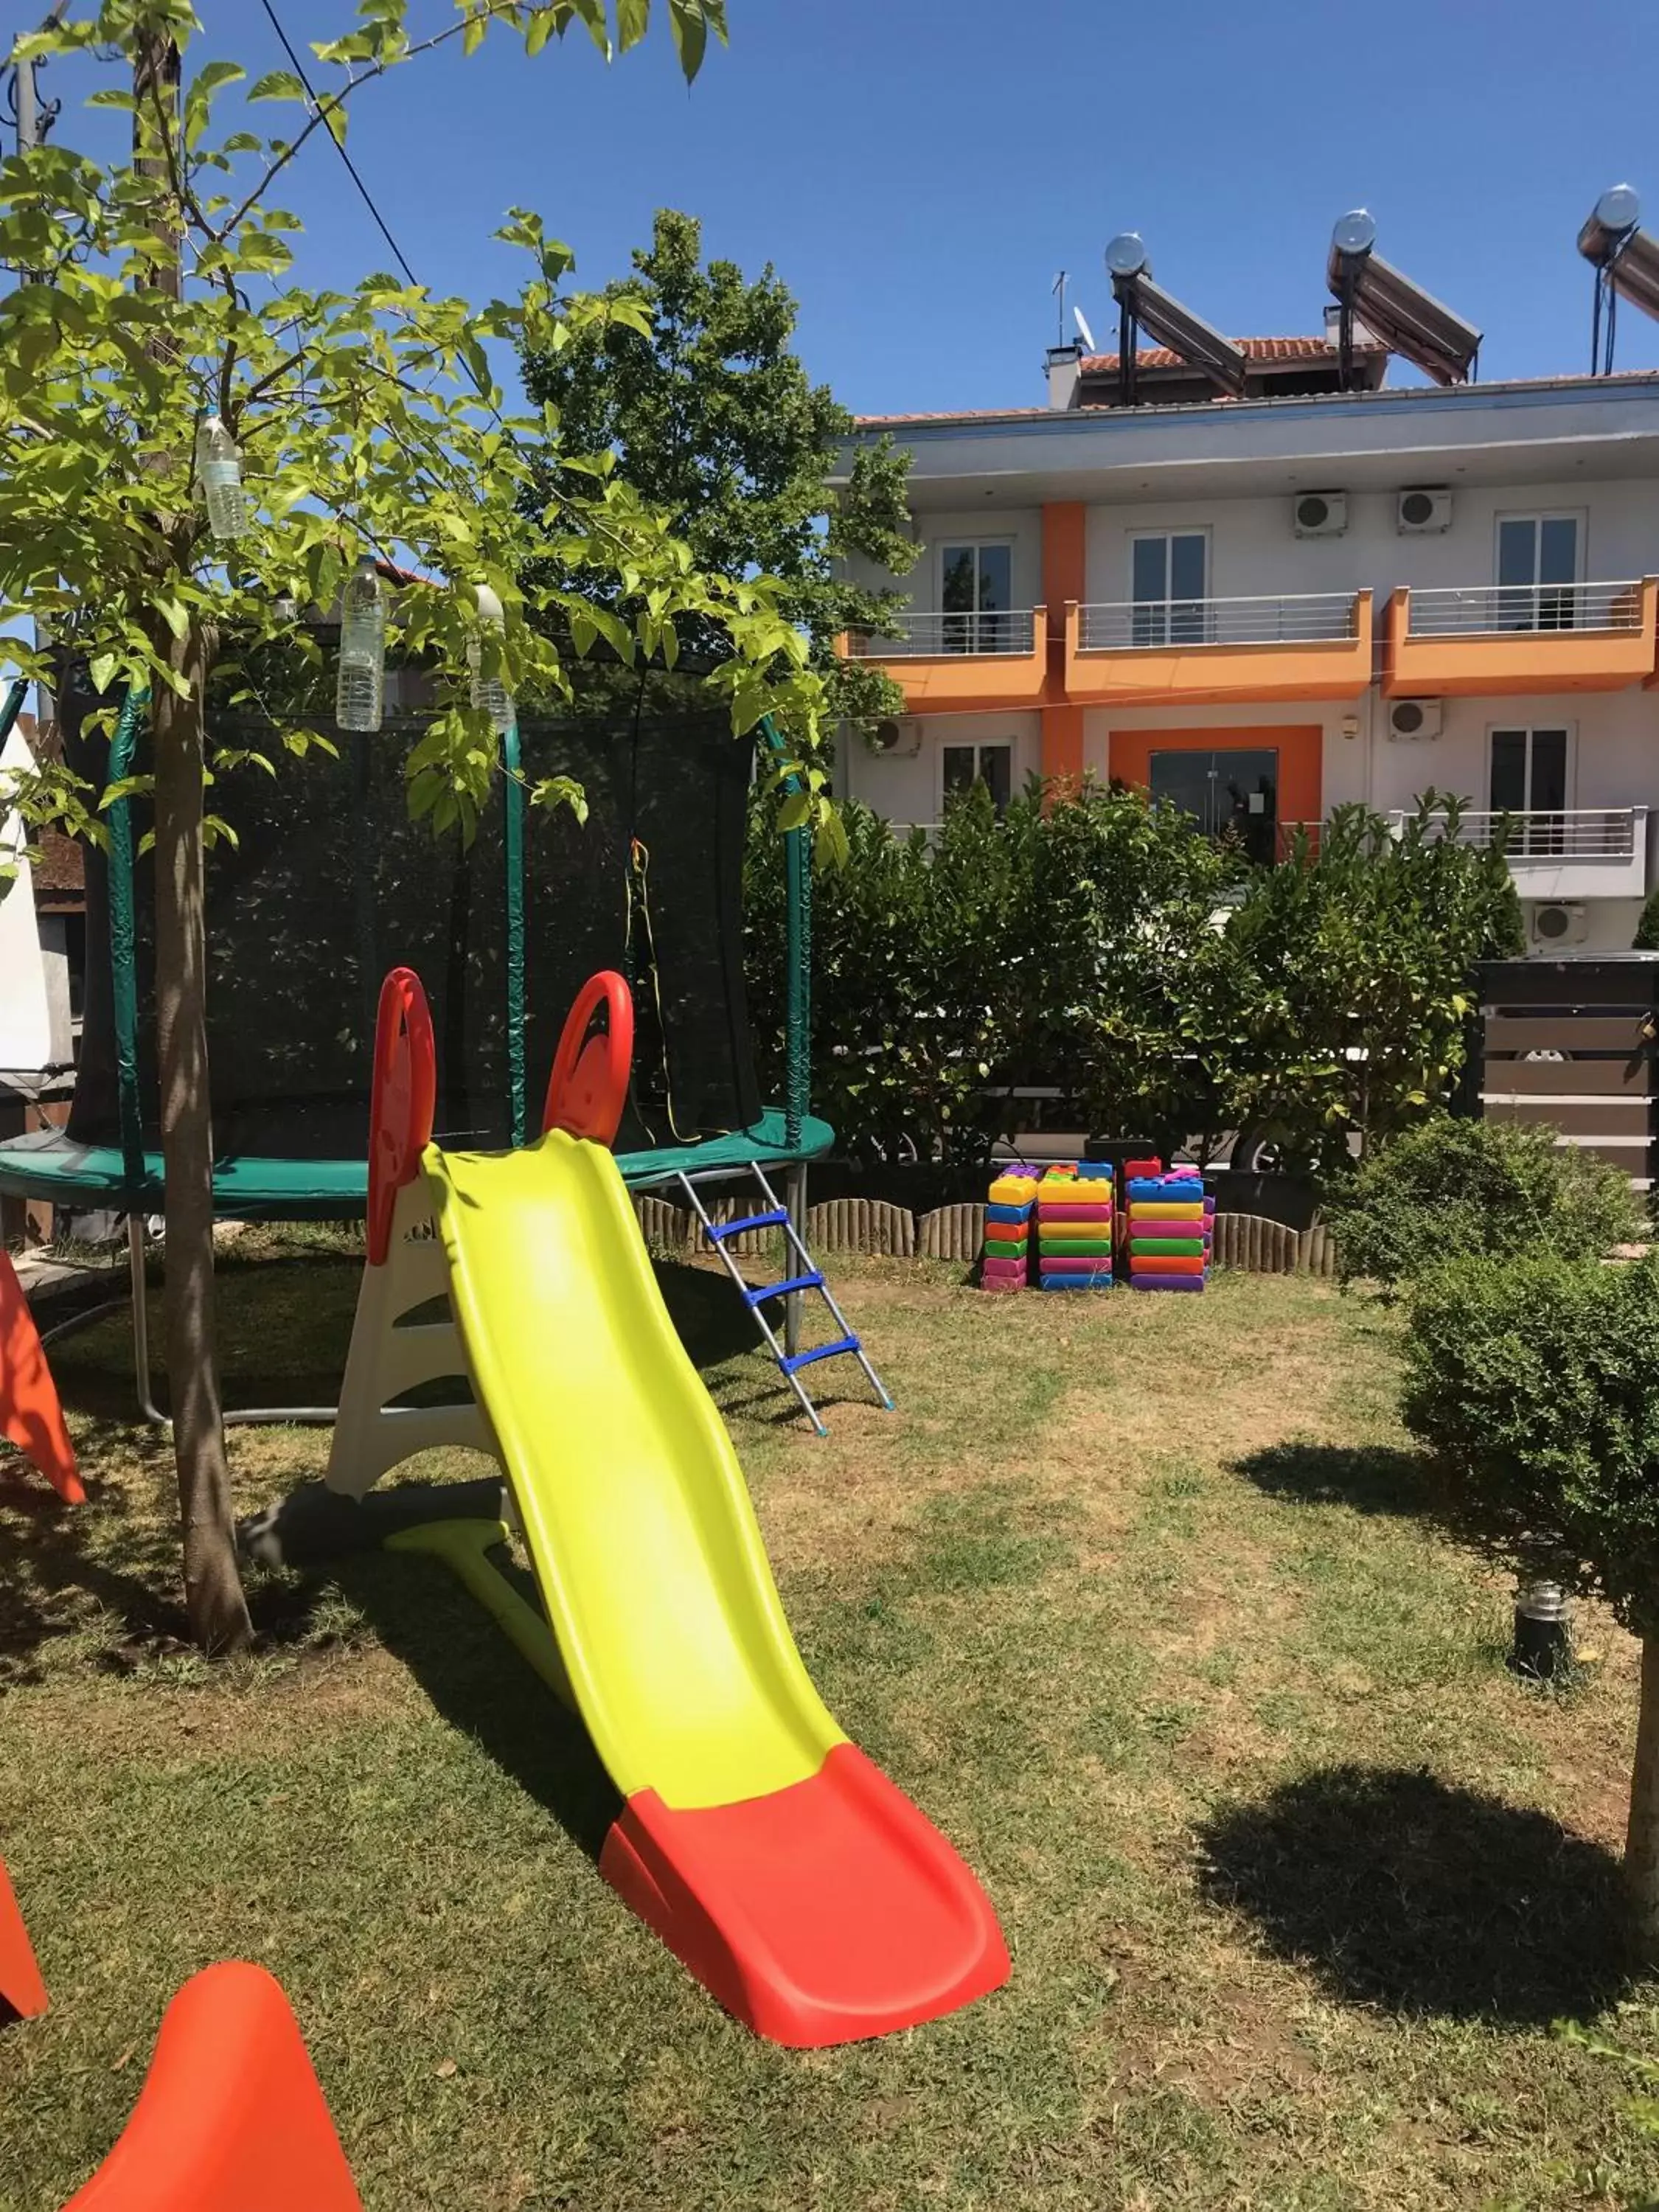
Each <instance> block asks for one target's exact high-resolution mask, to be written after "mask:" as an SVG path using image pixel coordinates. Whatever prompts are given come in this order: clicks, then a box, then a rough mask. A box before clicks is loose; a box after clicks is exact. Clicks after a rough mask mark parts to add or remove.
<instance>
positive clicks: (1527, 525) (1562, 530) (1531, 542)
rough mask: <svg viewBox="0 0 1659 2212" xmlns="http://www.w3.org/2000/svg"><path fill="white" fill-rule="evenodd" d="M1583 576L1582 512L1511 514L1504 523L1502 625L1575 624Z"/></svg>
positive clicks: (1569, 626) (1500, 525)
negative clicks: (1577, 593)
mask: <svg viewBox="0 0 1659 2212" xmlns="http://www.w3.org/2000/svg"><path fill="white" fill-rule="evenodd" d="M1577 580H1578V518H1577V515H1576V514H1510V515H1505V516H1504V518H1503V520H1501V521H1500V522H1499V523H1498V623H1497V627H1498V629H1572V628H1573V626H1574V594H1573V592H1572V590H1571V586H1573V585H1574V584H1576V583H1577ZM1564 587H1565V588H1564Z"/></svg>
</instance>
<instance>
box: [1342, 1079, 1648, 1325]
mask: <svg viewBox="0 0 1659 2212" xmlns="http://www.w3.org/2000/svg"><path fill="white" fill-rule="evenodd" d="M1325 1218H1326V1220H1327V1222H1328V1225H1329V1226H1330V1229H1331V1232H1332V1234H1333V1235H1334V1237H1335V1239H1336V1246H1337V1254H1338V1262H1337V1264H1338V1272H1339V1274H1340V1279H1341V1280H1342V1281H1343V1282H1344V1283H1349V1282H1352V1281H1354V1280H1355V1279H1358V1278H1361V1277H1363V1278H1365V1279H1369V1280H1370V1281H1373V1282H1376V1283H1378V1284H1380V1285H1382V1286H1383V1289H1384V1291H1390V1292H1391V1291H1396V1290H1398V1289H1399V1288H1400V1287H1401V1285H1404V1284H1407V1283H1409V1282H1412V1281H1413V1280H1414V1279H1416V1278H1417V1277H1419V1276H1420V1275H1422V1274H1423V1273H1425V1271H1426V1270H1428V1269H1431V1268H1432V1267H1437V1266H1439V1265H1440V1264H1442V1263H1443V1261H1447V1260H1449V1259H1453V1258H1456V1257H1460V1256H1463V1255H1469V1254H1479V1253H1484V1254H1487V1255H1492V1256H1502V1255H1506V1254H1510V1253H1518V1252H1524V1251H1527V1250H1529V1249H1540V1248H1541V1249H1544V1250H1547V1251H1550V1252H1553V1253H1554V1254H1555V1255H1557V1256H1558V1257H1559V1258H1560V1259H1563V1260H1597V1259H1600V1258H1601V1257H1602V1256H1603V1255H1605V1254H1607V1252H1609V1251H1611V1250H1612V1249H1613V1246H1614V1245H1615V1244H1622V1243H1630V1242H1632V1241H1633V1240H1634V1239H1636V1238H1638V1237H1641V1236H1642V1235H1643V1234H1644V1230H1645V1226H1646V1223H1645V1218H1644V1214H1643V1212H1642V1209H1641V1206H1639V1204H1638V1200H1637V1199H1636V1197H1635V1195H1634V1194H1633V1193H1632V1190H1631V1187H1630V1184H1629V1182H1628V1181H1627V1180H1626V1177H1625V1176H1624V1175H1623V1174H1622V1173H1621V1172H1620V1170H1619V1169H1617V1168H1616V1167H1613V1166H1610V1165H1609V1164H1607V1162H1606V1161H1603V1160H1598V1159H1596V1158H1593V1157H1592V1156H1591V1155H1590V1154H1589V1153H1587V1152H1581V1151H1579V1150H1578V1149H1577V1148H1576V1147H1574V1146H1558V1145H1557V1144H1556V1143H1555V1141H1554V1132H1553V1130H1551V1129H1549V1128H1547V1127H1541V1126H1538V1125H1535V1124H1530V1123H1518V1122H1505V1121H1457V1120H1454V1119H1453V1118H1452V1117H1451V1116H1450V1115H1438V1116H1437V1117H1436V1118H1435V1119H1434V1120H1433V1121H1427V1122H1425V1123H1424V1124H1423V1125H1422V1126H1421V1127H1418V1128H1416V1129H1411V1130H1407V1131H1406V1132H1405V1133H1402V1134H1401V1135H1400V1136H1397V1137H1396V1138H1395V1139H1394V1140H1393V1142H1392V1143H1390V1144H1387V1145H1384V1146H1383V1147H1382V1148H1381V1149H1380V1150H1378V1151H1377V1152H1373V1153H1372V1154H1371V1155H1370V1158H1368V1159H1366V1160H1365V1161H1364V1163H1363V1164H1361V1165H1360V1167H1359V1168H1358V1170H1356V1172H1355V1173H1354V1174H1353V1175H1352V1176H1349V1177H1346V1178H1345V1179H1343V1180H1341V1181H1337V1182H1333V1184H1332V1185H1331V1187H1330V1188H1329V1189H1328V1192H1327V1194H1326V1200H1325Z"/></svg>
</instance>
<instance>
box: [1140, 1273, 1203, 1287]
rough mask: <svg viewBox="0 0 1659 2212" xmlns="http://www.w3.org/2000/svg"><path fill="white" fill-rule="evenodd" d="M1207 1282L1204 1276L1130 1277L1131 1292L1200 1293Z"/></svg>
mask: <svg viewBox="0 0 1659 2212" xmlns="http://www.w3.org/2000/svg"><path fill="white" fill-rule="evenodd" d="M1207 1280H1208V1277H1207V1276H1204V1275H1131V1276H1130V1278H1129V1287H1130V1289H1131V1290H1132V1291H1201V1290H1202V1289H1203V1287H1204V1285H1205V1284H1206V1281H1207Z"/></svg>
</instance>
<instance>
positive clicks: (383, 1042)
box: [368, 968, 438, 1267]
mask: <svg viewBox="0 0 1659 2212" xmlns="http://www.w3.org/2000/svg"><path fill="white" fill-rule="evenodd" d="M437 1096H438V1054H437V1048H436V1047H435V1044H434V1043H433V1040H432V1009H431V1008H430V1007H429V1006H428V1004H427V1002H426V993H425V991H424V990H423V989H422V985H421V979H420V977H419V976H418V975H416V973H415V970H414V969H412V968H394V969H392V972H391V974H390V975H388V976H387V977H386V981H385V982H384V983H382V984H381V986H380V1010H379V1012H377V1014H376V1015H375V1018H374V1090H373V1091H372V1092H371V1093H370V1097H369V1107H368V1259H369V1265H370V1266H371V1267H380V1266H382V1265H383V1264H384V1263H385V1261H386V1253H387V1252H388V1250H389V1249H391V1244H392V1209H393V1207H394V1206H396V1205H397V1202H398V1192H399V1191H400V1190H401V1189H402V1188H403V1186H404V1184H405V1183H406V1182H414V1180H415V1177H416V1175H417V1174H418V1173H419V1172H420V1165H421V1154H422V1152H424V1151H425V1150H426V1148H427V1146H428V1145H429V1144H430V1143H431V1141H432V1115H433V1111H434V1109H435V1105H436V1103H437Z"/></svg>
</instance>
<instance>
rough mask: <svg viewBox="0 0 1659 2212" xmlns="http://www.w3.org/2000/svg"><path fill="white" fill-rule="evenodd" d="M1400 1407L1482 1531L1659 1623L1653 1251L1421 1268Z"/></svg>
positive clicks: (1658, 1272)
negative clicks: (1631, 1257) (1632, 1257)
mask: <svg viewBox="0 0 1659 2212" xmlns="http://www.w3.org/2000/svg"><path fill="white" fill-rule="evenodd" d="M1401 1411H1402V1413H1404V1416H1405V1421H1406V1425H1407V1428H1408V1429H1409V1430H1410V1431H1412V1433H1413V1436H1415V1437H1419V1439H1420V1440H1421V1441H1422V1442H1423V1443H1425V1444H1427V1445H1428V1446H1429V1448H1430V1449H1431V1451H1432V1452H1433V1454H1434V1455H1435V1460H1436V1463H1437V1468H1438V1470H1439V1473H1440V1475H1441V1478H1442V1480H1443V1483H1444V1484H1445V1485H1446V1491H1447V1499H1448V1503H1449V1504H1450V1505H1451V1507H1452V1508H1453V1510H1454V1511H1455V1516H1456V1517H1457V1519H1458V1520H1459V1521H1461V1522H1462V1523H1463V1524H1464V1525H1465V1526H1466V1527H1467V1528H1468V1529H1469V1530H1470V1532H1471V1533H1472V1534H1475V1535H1477V1536H1478V1537H1479V1538H1480V1540H1481V1541H1483V1542H1485V1543H1486V1544H1489V1545H1491V1546H1492V1547H1495V1548H1497V1549H1498V1550H1501V1551H1502V1552H1504V1553H1506V1554H1507V1555H1508V1556H1510V1558H1512V1559H1514V1560H1515V1561H1516V1564H1517V1565H1519V1566H1521V1567H1522V1568H1525V1569H1528V1570H1530V1569H1537V1568H1547V1570H1548V1571H1549V1573H1550V1575H1551V1577H1552V1578H1553V1579H1554V1580H1556V1581H1561V1582H1566V1583H1571V1584H1572V1585H1573V1586H1574V1587H1575V1588H1577V1589H1579V1590H1581V1591H1597V1592H1600V1593H1601V1595H1604V1596H1605V1597H1607V1600H1608V1601H1610V1603H1611V1604H1612V1605H1613V1607H1614V1609H1615V1611H1616V1612H1617V1613H1618V1614H1619V1617H1620V1620H1623V1621H1624V1622H1625V1623H1626V1626H1632V1627H1634V1628H1636V1629H1637V1631H1638V1633H1639V1632H1644V1631H1645V1629H1646V1628H1647V1626H1649V1625H1650V1623H1652V1624H1654V1625H1659V1256H1650V1257H1649V1258H1648V1259H1645V1260H1641V1261H1632V1262H1631V1263H1629V1264H1626V1265H1625V1266H1622V1267H1603V1266H1601V1264H1600V1263H1599V1262H1597V1261H1593V1260H1583V1259H1577V1260H1569V1259H1566V1258H1564V1257H1563V1256H1562V1255H1560V1254H1559V1253H1557V1252H1553V1251H1549V1250H1546V1249H1536V1248H1534V1249H1532V1250H1529V1251H1523V1252H1522V1253H1519V1254H1518V1255H1506V1256H1501V1257H1494V1256H1474V1255H1466V1256H1464V1257H1462V1258H1460V1259H1456V1260H1453V1261H1449V1262H1447V1263H1446V1264H1445V1265H1443V1266H1442V1267H1438V1268H1437V1269H1436V1270H1435V1271H1434V1272H1433V1273H1431V1274H1428V1275H1426V1276H1425V1277H1424V1278H1423V1279H1422V1280H1421V1281H1420V1282H1419V1285H1418V1290H1417V1294H1416V1296H1415V1297H1413V1301H1412V1312H1411V1319H1410V1322H1409V1323H1408V1325H1407V1333H1406V1382H1405V1389H1404V1394H1403V1397H1402V1401H1401Z"/></svg>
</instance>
